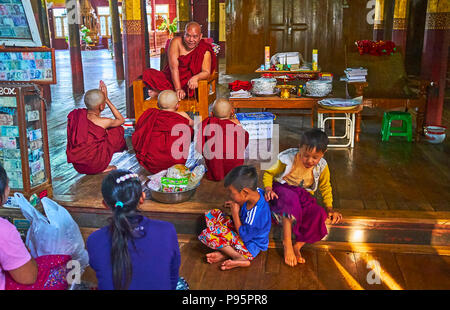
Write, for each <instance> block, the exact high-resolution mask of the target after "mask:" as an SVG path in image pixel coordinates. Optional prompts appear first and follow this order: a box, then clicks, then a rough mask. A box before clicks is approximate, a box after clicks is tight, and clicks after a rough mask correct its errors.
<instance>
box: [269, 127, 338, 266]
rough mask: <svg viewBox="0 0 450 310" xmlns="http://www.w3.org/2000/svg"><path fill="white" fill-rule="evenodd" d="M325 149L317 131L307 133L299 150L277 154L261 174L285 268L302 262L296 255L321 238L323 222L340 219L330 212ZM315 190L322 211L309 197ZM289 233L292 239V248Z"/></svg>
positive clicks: (322, 135) (323, 138) (325, 141)
mask: <svg viewBox="0 0 450 310" xmlns="http://www.w3.org/2000/svg"><path fill="white" fill-rule="evenodd" d="M327 146H328V137H327V135H326V134H325V133H324V132H323V131H321V130H319V129H311V130H309V131H307V132H305V133H304V134H303V135H302V137H301V139H300V149H295V148H292V149H288V150H285V151H283V152H281V153H280V154H279V155H278V162H277V163H276V164H275V165H274V166H273V167H272V168H270V169H269V170H267V171H265V172H264V176H263V183H264V187H265V192H266V193H265V197H266V199H267V201H270V208H271V210H272V215H273V217H274V218H275V220H276V222H277V223H278V224H282V225H283V246H284V261H285V263H286V264H287V265H289V266H295V265H297V263H304V262H305V259H304V258H303V257H302V255H301V254H300V249H301V248H302V247H303V245H304V244H305V243H314V242H317V241H320V240H321V239H322V238H323V237H325V235H326V234H327V233H328V232H327V228H326V225H325V221H326V220H327V218H328V220H329V221H330V222H331V223H332V224H335V223H337V222H339V221H340V220H341V219H342V216H341V214H340V213H338V212H333V211H332V207H333V196H332V191H331V184H330V170H329V169H328V165H327V162H326V160H325V159H324V158H323V156H324V154H325V152H326V151H327ZM274 178H275V181H274ZM317 189H319V190H320V192H321V194H322V197H323V201H324V204H325V207H326V210H325V209H324V208H322V207H321V206H319V205H318V204H317V202H316V199H315V198H314V197H313V196H312V195H313V194H314V192H315V191H316V190H317ZM308 192H309V193H308ZM292 232H294V235H295V239H296V243H295V245H294V246H293V245H292Z"/></svg>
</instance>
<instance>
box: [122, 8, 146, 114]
mask: <svg viewBox="0 0 450 310" xmlns="http://www.w3.org/2000/svg"><path fill="white" fill-rule="evenodd" d="M145 5H146V1H145V0H123V2H122V14H123V40H124V49H125V81H126V90H125V92H126V101H127V102H126V107H127V117H130V118H133V117H134V105H133V89H132V86H133V81H134V80H136V79H137V78H138V77H139V76H141V75H142V73H143V72H144V70H145V68H146V62H147V61H148V60H147V59H148V58H149V57H148V51H146V50H145V36H147V37H148V32H147V29H146V28H145V25H146V23H145V19H146V18H147V17H146V16H145Z"/></svg>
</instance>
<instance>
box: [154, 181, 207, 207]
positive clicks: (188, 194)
mask: <svg viewBox="0 0 450 310" xmlns="http://www.w3.org/2000/svg"><path fill="white" fill-rule="evenodd" d="M199 186H200V183H199V184H198V185H197V186H196V187H194V188H192V189H190V190H187V191H184V192H177V193H164V192H160V191H154V190H151V189H149V191H150V194H151V198H152V199H153V200H156V201H158V202H162V203H168V204H174V203H181V202H185V201H188V200H189V199H191V198H192V196H193V195H194V194H195V191H196V190H197V187H199Z"/></svg>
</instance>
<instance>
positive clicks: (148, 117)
mask: <svg viewBox="0 0 450 310" xmlns="http://www.w3.org/2000/svg"><path fill="white" fill-rule="evenodd" d="M178 105H179V103H178V97H177V95H176V93H175V92H174V91H173V90H165V91H162V92H161V93H160V94H159V96H158V107H159V109H155V108H150V109H147V110H146V111H145V112H144V113H143V114H142V116H141V117H140V118H139V120H138V122H137V124H136V128H135V131H134V133H133V136H132V143H133V148H134V150H135V152H136V158H137V160H138V161H139V163H140V164H141V165H142V166H143V167H144V168H145V169H147V170H148V171H149V172H150V173H158V172H160V171H162V170H165V169H168V168H170V167H171V166H173V165H175V164H183V165H184V164H185V163H186V160H187V158H188V153H189V146H190V143H191V140H192V137H193V133H194V131H193V129H192V127H191V126H192V125H193V123H194V122H193V120H192V119H191V118H190V117H189V116H188V115H187V113H186V112H178V111H177V109H178ZM177 125H181V126H177ZM175 126H177V128H175V130H174V132H173V133H172V129H173V128H174V127H175ZM178 129H179V130H178ZM180 130H181V131H180ZM183 133H185V134H183ZM187 133H189V134H187ZM185 140H186V141H185ZM174 143H176V144H175V147H174V149H172V146H173V145H174Z"/></svg>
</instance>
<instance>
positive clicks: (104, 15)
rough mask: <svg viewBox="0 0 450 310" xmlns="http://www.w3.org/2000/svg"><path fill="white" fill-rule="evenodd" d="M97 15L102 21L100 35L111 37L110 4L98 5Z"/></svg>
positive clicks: (100, 21)
mask: <svg viewBox="0 0 450 310" xmlns="http://www.w3.org/2000/svg"><path fill="white" fill-rule="evenodd" d="M97 15H98V19H99V23H100V35H101V36H102V37H109V36H110V35H111V33H110V29H109V28H110V25H111V16H109V6H99V7H97Z"/></svg>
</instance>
